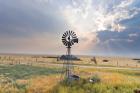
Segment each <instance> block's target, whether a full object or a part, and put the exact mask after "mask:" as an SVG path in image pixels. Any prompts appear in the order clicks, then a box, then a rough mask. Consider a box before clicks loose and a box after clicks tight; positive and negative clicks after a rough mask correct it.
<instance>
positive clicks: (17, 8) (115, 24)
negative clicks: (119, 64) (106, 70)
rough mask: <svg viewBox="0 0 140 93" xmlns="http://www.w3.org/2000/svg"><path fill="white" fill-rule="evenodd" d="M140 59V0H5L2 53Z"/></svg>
mask: <svg viewBox="0 0 140 93" xmlns="http://www.w3.org/2000/svg"><path fill="white" fill-rule="evenodd" d="M67 30H72V31H74V32H75V33H76V34H77V37H78V38H79V43H78V44H75V45H74V46H72V54H75V55H77V54H78V55H105V56H127V57H140V0H0V53H24V54H60V55H61V54H65V53H66V47H65V46H64V45H63V43H62V41H61V37H62V34H63V33H64V32H65V31H67Z"/></svg>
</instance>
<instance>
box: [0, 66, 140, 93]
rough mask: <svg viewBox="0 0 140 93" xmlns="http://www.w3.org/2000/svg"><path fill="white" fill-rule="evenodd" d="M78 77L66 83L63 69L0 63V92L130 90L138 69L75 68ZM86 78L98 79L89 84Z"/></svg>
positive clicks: (139, 79)
mask: <svg viewBox="0 0 140 93" xmlns="http://www.w3.org/2000/svg"><path fill="white" fill-rule="evenodd" d="M74 71H75V73H76V74H78V75H79V76H80V77H81V79H80V80H79V81H73V82H72V83H71V84H70V85H68V84H67V83H66V82H65V81H64V80H63V79H62V77H61V72H62V69H61V68H59V67H50V66H45V67H42V66H39V65H38V66H36V65H35V66H29V65H0V93H79V92H80V93H133V91H134V90H135V89H139V88H140V71H131V70H112V69H95V68H80V69H79V68H75V70H74ZM89 78H94V79H99V82H95V83H90V82H89Z"/></svg>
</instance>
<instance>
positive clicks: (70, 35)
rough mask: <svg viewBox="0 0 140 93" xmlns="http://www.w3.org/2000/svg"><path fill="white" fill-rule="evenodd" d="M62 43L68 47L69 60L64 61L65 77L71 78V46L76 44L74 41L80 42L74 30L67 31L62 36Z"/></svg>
mask: <svg viewBox="0 0 140 93" xmlns="http://www.w3.org/2000/svg"><path fill="white" fill-rule="evenodd" d="M62 43H63V44H64V45H65V46H66V48H67V55H66V56H67V62H66V63H64V65H65V77H66V78H67V79H68V80H69V79H70V78H71V76H72V69H73V66H72V62H71V46H72V45H74V43H78V38H77V36H76V34H75V32H73V31H70V30H69V31H66V32H65V33H64V34H63V36H62Z"/></svg>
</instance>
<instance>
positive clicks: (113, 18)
mask: <svg viewBox="0 0 140 93" xmlns="http://www.w3.org/2000/svg"><path fill="white" fill-rule="evenodd" d="M134 2H135V0H100V1H98V0H72V4H71V5H67V7H66V8H65V9H64V10H63V15H64V16H65V19H66V20H67V22H68V25H69V26H70V27H71V28H72V29H73V30H74V31H76V32H77V33H78V35H79V36H80V37H81V38H87V41H86V42H88V44H87V45H85V46H87V47H89V44H90V45H91V46H93V43H94V44H95V43H96V42H97V41H99V40H98V38H97V33H96V32H98V31H102V30H109V31H118V32H120V31H123V30H124V29H125V28H126V27H125V26H124V25H122V24H120V21H122V20H125V19H130V18H132V17H134V16H135V15H136V14H137V13H138V11H139V9H137V8H135V7H131V5H132V4H133V3H134ZM92 32H93V33H94V34H92V35H91V33H92ZM93 39H95V40H93ZM93 41H95V42H93ZM81 44H82V45H83V44H84V43H81Z"/></svg>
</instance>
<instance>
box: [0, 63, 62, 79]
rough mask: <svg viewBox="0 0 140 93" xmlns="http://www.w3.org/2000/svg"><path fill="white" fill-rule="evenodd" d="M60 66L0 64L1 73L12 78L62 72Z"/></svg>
mask: <svg viewBox="0 0 140 93" xmlns="http://www.w3.org/2000/svg"><path fill="white" fill-rule="evenodd" d="M60 72H61V69H58V68H45V67H36V66H29V65H3V66H0V75H4V76H5V77H9V78H11V79H14V80H16V79H24V78H29V77H32V76H39V75H50V74H57V73H60Z"/></svg>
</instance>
